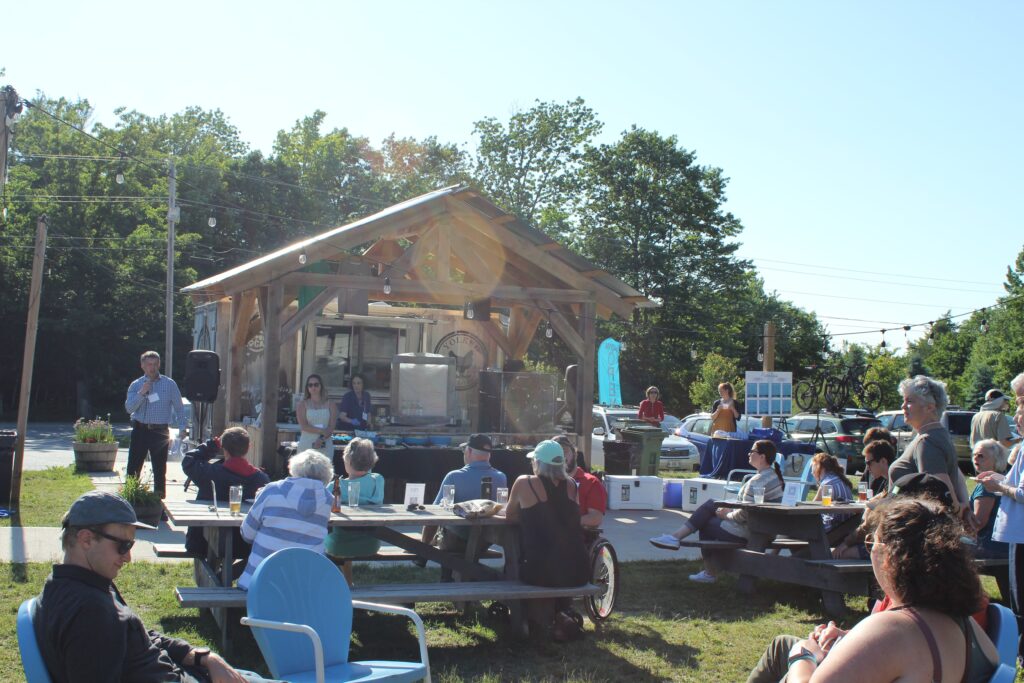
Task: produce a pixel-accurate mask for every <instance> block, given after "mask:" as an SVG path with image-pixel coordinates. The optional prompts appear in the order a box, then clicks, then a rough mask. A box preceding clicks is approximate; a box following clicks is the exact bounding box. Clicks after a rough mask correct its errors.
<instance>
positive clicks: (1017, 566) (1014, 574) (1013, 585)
mask: <svg viewBox="0 0 1024 683" xmlns="http://www.w3.org/2000/svg"><path fill="white" fill-rule="evenodd" d="M1022 571H1024V543H1011V544H1010V607H1011V608H1013V613H1014V614H1015V615H1017V629H1018V631H1019V632H1020V633H1024V611H1022V610H1024V605H1022V604H1021V597H1022V596H1021V594H1020V591H1021V588H1024V585H1022V584H1024V581H1022V579H1024V576H1021V574H1020V572H1022ZM1021 657H1024V636H1021V638H1020V639H1019V640H1018V641H1017V658H1018V659H1020V658H1021Z"/></svg>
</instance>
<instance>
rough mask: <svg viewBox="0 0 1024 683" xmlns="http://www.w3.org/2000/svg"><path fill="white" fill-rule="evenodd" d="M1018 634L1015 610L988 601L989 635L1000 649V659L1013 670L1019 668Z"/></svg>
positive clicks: (997, 648)
mask: <svg viewBox="0 0 1024 683" xmlns="http://www.w3.org/2000/svg"><path fill="white" fill-rule="evenodd" d="M1017 636H1018V633H1017V617H1015V616H1014V615H1013V611H1011V610H1010V608H1008V607H1004V606H1003V605H1000V604H999V603H998V602H990V603H988V637H989V638H991V639H992V644H993V645H995V646H996V650H998V651H999V661H1000V662H1002V663H1003V664H1006V665H1007V666H1009V667H1010V668H1011V669H1013V670H1016V668H1017ZM1011 680H1012V679H1011Z"/></svg>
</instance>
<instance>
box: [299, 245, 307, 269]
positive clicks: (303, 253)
mask: <svg viewBox="0 0 1024 683" xmlns="http://www.w3.org/2000/svg"><path fill="white" fill-rule="evenodd" d="M308 260H309V257H308V256H306V250H305V249H303V250H302V251H300V252H299V263H301V264H302V265H306V261H308Z"/></svg>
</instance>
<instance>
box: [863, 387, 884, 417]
mask: <svg viewBox="0 0 1024 683" xmlns="http://www.w3.org/2000/svg"><path fill="white" fill-rule="evenodd" d="M857 400H859V401H860V407H861V408H867V409H868V410H870V411H871V412H873V413H874V412H876V411H877V410H878V409H879V408H880V407H881V405H882V387H881V386H879V384H878V382H865V383H864V386H862V387H861V388H860V393H859V394H857Z"/></svg>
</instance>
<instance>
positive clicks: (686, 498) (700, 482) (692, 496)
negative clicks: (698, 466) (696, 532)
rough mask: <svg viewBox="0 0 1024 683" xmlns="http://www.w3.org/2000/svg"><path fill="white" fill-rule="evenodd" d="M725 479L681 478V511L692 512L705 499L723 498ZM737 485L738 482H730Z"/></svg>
mask: <svg viewBox="0 0 1024 683" xmlns="http://www.w3.org/2000/svg"><path fill="white" fill-rule="evenodd" d="M726 483H727V482H726V481H725V479H701V478H700V477H695V478H693V479H684V480H683V511H684V512H693V511H694V510H696V509H697V508H699V507H700V506H701V505H702V504H703V503H704V501H707V500H725V499H726V495H725V485H726ZM732 483H733V484H734V485H736V486H739V482H737V481H734V482H732Z"/></svg>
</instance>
